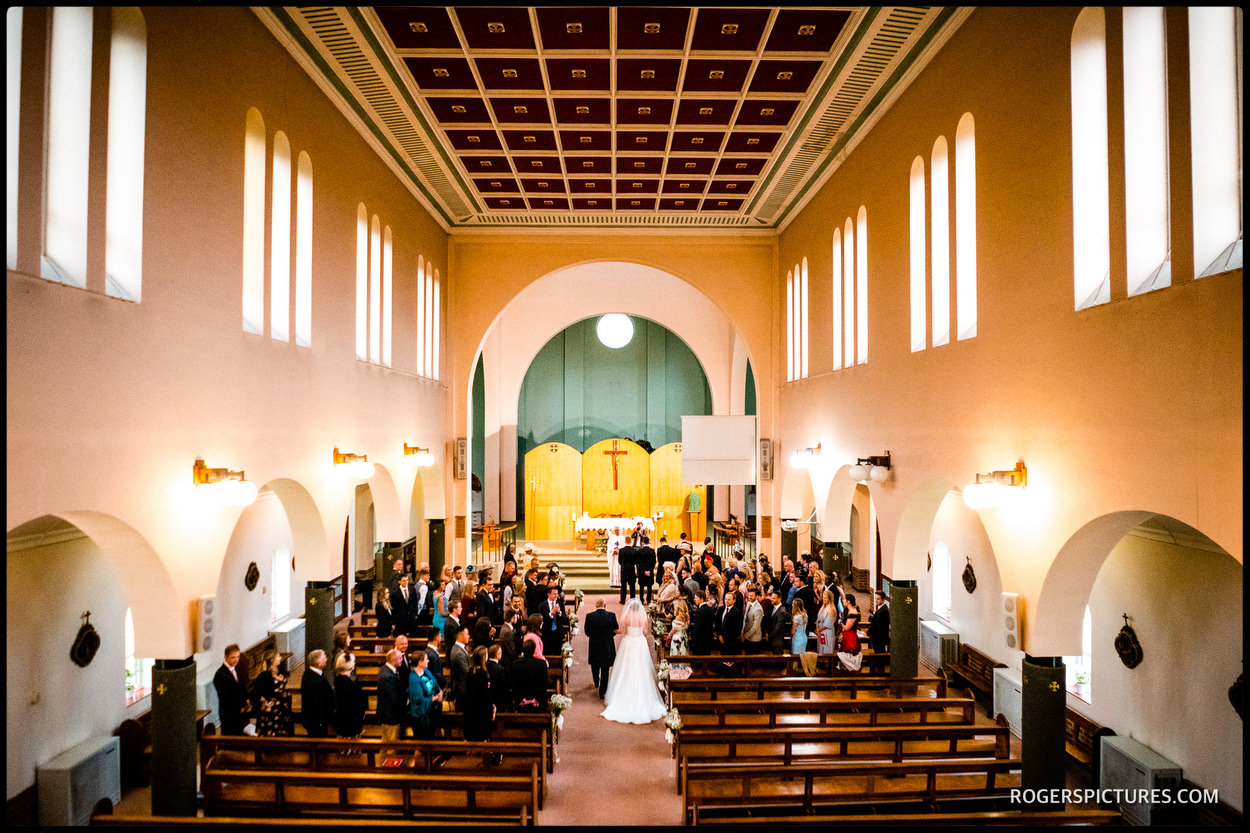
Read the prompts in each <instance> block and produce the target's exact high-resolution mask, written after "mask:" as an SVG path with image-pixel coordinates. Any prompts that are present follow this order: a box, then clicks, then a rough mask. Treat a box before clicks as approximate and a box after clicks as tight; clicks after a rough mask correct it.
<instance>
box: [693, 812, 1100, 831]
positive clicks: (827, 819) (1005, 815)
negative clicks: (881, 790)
mask: <svg viewBox="0 0 1250 833" xmlns="http://www.w3.org/2000/svg"><path fill="white" fill-rule="evenodd" d="M846 809H848V808H845V807H842V808H838V810H839V812H837V814H836V815H834V814H832V813H830V814H817V815H810V816H809V815H800V816H796V815H788V814H786V813H785V811H784V810H774V809H773V808H769V807H765V808H754V807H748V808H743V810H742V814H741V815H739V814H733V815H729V816H722V815H709V814H708V813H706V812H705V813H703V814H702V815H700V816H699V819H698V821H697V822H695V823H696V824H699V825H705V826H706V825H721V824H732V825H735V826H737V825H742V824H745V823H750V824H759V825H764V826H766V827H770V828H771V827H790V826H792V825H816V824H819V825H821V826H822V827H828V826H830V825H831V824H835V823H836V824H838V825H845V826H846V827H848V828H849V829H855V828H858V827H935V826H954V825H957V826H959V827H981V826H983V825H986V826H1001V825H1008V826H1012V827H1043V826H1045V827H1055V826H1064V825H1092V824H1116V823H1117V822H1119V820H1120V813H1119V811H1118V810H1097V809H1095V810H1090V809H1085V808H1079V809H1077V808H1074V809H1070V810H1053V811H1046V810H983V811H980V812H977V811H972V812H940V813H868V814H865V813H846V812H842V811H845V810H846Z"/></svg>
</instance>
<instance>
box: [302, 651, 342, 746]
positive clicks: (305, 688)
mask: <svg viewBox="0 0 1250 833" xmlns="http://www.w3.org/2000/svg"><path fill="white" fill-rule="evenodd" d="M327 662H328V659H327V657H326V652H325V651H323V650H321V649H320V648H317V649H315V650H313V651H312V652H310V653H309V654H308V662H307V664H306V665H305V666H304V676H303V678H302V679H301V680H300V685H299V694H300V722H301V723H303V725H304V730H305V731H307V732H308V734H309V736H310V737H314V738H324V737H326V736H327V735H328V734H329V730H330V723H331V722H332V721H333V720H334V685H333V683H331V682H330V681H329V680H327V679H326V678H325V669H326V663H327Z"/></svg>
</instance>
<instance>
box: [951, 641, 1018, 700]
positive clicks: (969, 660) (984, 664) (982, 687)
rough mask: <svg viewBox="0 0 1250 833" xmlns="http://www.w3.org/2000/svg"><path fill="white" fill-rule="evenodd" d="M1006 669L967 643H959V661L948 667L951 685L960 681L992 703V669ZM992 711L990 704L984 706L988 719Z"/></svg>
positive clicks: (1004, 665)
mask: <svg viewBox="0 0 1250 833" xmlns="http://www.w3.org/2000/svg"><path fill="white" fill-rule="evenodd" d="M1006 667H1007V664H1006V663H1003V662H995V661H994V660H992V659H990V658H989V657H988V656H986V655H985V654H983V653H981V652H980V651H978V650H977V649H976V648H973V647H972V646H971V645H969V644H968V643H966V642H960V643H959V661H958V662H956V663H955V664H954V665H952V666H950V673H951V683H952V684H956V685H957V684H958V683H959V681H961V680H962V681H964V682H966V683H967V684H968V685H970V686H972V687H973V688H974V689H976V690H977V691H980V692H982V693H983V694H985V695H986V696H987V697H988V698H989V699H990V700H991V701H992V700H993V697H994V669H995V668H1006ZM993 710H994V705H993V703H992V702H991V703H990V704H989V705H988V706H986V710H985V713H986V714H987V715H988V716H989V717H993V716H994V715H993V714H992V712H993Z"/></svg>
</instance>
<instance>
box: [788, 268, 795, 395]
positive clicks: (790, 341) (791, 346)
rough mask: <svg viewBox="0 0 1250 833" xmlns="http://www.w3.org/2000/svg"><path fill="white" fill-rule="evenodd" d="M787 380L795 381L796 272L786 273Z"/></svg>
mask: <svg viewBox="0 0 1250 833" xmlns="http://www.w3.org/2000/svg"><path fill="white" fill-rule="evenodd" d="M786 381H787V382H793V381H794V273H793V272H787V273H786Z"/></svg>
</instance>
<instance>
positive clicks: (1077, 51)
mask: <svg viewBox="0 0 1250 833" xmlns="http://www.w3.org/2000/svg"><path fill="white" fill-rule="evenodd" d="M1106 31H1107V23H1106V15H1105V12H1104V11H1103V10H1102V9H1101V8H1099V7H1096V6H1091V7H1089V8H1086V9H1082V10H1081V13H1080V14H1079V15H1077V18H1076V25H1075V26H1073V27H1072V50H1071V51H1072V246H1073V267H1074V274H1073V280H1074V282H1075V296H1076V309H1078V310H1081V309H1086V308H1088V307H1092V306H1094V305H1095V304H1105V303H1106V302H1107V301H1109V300H1111V218H1110V209H1109V204H1110V203H1109V201H1110V185H1109V181H1110V176H1109V172H1108V169H1109V165H1110V163H1109V162H1108V155H1107V154H1108V146H1107V35H1106Z"/></svg>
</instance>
